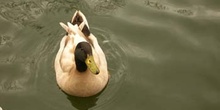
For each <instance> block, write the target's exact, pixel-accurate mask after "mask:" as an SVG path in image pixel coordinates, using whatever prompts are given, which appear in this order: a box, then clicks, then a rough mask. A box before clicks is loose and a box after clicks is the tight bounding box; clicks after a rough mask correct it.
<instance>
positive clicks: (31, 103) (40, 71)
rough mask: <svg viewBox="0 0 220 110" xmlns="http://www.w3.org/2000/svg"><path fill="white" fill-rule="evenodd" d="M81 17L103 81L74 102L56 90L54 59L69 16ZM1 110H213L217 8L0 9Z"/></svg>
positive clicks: (11, 4) (66, 5)
mask: <svg viewBox="0 0 220 110" xmlns="http://www.w3.org/2000/svg"><path fill="white" fill-rule="evenodd" d="M76 9H79V10H81V11H82V12H83V13H84V14H85V15H86V17H87V19H88V22H89V24H90V28H91V30H92V32H93V34H95V35H96V37H97V38H98V41H99V43H100V45H101V47H102V48H103V50H104V52H105V54H106V57H107V61H108V66H109V72H110V74H111V79H110V82H109V84H108V85H107V87H106V89H105V90H104V91H103V92H102V93H100V94H98V95H97V96H94V97H90V98H76V97H70V96H67V95H66V94H64V93H63V92H62V91H61V90H60V89H59V88H58V87H57V84H56V80H55V73H54V67H53V63H54V59H55V55H56V53H57V51H58V48H59V42H60V40H61V38H62V37H63V35H64V34H65V32H64V30H63V29H62V28H61V27H60V26H59V22H61V21H62V22H67V21H69V20H70V19H71V17H72V15H73V14H74V12H75V10H76ZM0 11H1V14H0V25H1V26H0V107H1V108H2V109H3V110H60V109H63V110H84V109H90V110H219V109H220V87H219V84H220V75H219V72H220V69H219V65H220V57H219V56H220V50H219V48H220V38H219V36H218V35H219V29H220V19H219V18H220V13H219V11H220V8H219V1H216V0H209V1H205V0H200V1H191V0H185V1H176V0H166V1H162V0H137V1H132V0H126V1H125V0H90V1H89V0H87V1H86V0H44V1H43V0H17V1H15V0H7V1H3V0H1V2H0Z"/></svg>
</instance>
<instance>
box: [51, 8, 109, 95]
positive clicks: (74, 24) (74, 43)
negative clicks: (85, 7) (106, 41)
mask: <svg viewBox="0 0 220 110" xmlns="http://www.w3.org/2000/svg"><path fill="white" fill-rule="evenodd" d="M60 25H61V27H62V28H63V29H64V30H65V31H66V35H64V37H63V38H62V40H61V41H60V47H59V50H58V52H57V54H56V57H55V62H54V68H55V73H56V81H57V84H58V86H59V88H60V89H61V90H62V91H63V92H65V93H67V94H68V95H71V96H77V97H90V96H94V95H96V94H98V93H100V92H101V91H102V90H103V89H104V88H105V87H106V85H107V83H108V80H109V74H108V68H107V61H106V57H105V54H104V52H103V50H102V49H101V47H100V45H99V43H98V40H97V38H96V37H95V36H94V35H93V34H92V33H91V31H90V28H89V25H88V22H87V19H86V17H85V15H84V14H83V13H82V12H81V11H78V10H77V11H76V12H75V13H74V15H73V17H72V20H71V21H70V22H67V24H64V23H62V22H60Z"/></svg>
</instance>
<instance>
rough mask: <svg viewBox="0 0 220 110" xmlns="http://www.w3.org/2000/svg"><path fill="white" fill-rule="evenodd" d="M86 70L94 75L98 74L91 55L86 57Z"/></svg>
mask: <svg viewBox="0 0 220 110" xmlns="http://www.w3.org/2000/svg"><path fill="white" fill-rule="evenodd" d="M85 63H86V65H87V67H88V69H89V70H90V71H91V72H92V73H93V74H95V75H97V74H99V68H98V67H97V65H96V63H95V60H94V57H93V56H91V55H87V58H86V61H85Z"/></svg>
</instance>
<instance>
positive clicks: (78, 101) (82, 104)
mask: <svg viewBox="0 0 220 110" xmlns="http://www.w3.org/2000/svg"><path fill="white" fill-rule="evenodd" d="M98 96H99V95H95V96H91V97H75V96H70V95H67V99H68V100H69V101H70V102H71V104H72V106H74V107H76V108H77V109H78V110H88V109H89V108H92V107H94V106H96V105H97V104H96V102H97V101H98Z"/></svg>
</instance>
